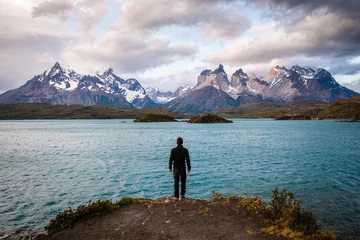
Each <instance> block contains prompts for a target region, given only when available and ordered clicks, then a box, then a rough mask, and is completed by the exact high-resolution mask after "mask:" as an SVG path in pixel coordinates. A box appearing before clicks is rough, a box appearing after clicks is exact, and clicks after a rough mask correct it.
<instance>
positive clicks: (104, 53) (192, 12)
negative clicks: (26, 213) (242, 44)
mask: <svg viewBox="0 0 360 240" xmlns="http://www.w3.org/2000/svg"><path fill="white" fill-rule="evenodd" d="M224 2H225V1H223V0H212V1H210V2H209V1H195V0H188V1H172V0H149V1H140V0H131V1H128V2H125V3H123V4H122V6H121V8H120V13H119V16H118V19H117V21H116V23H115V24H114V25H112V26H111V30H110V31H109V32H107V33H106V34H105V35H104V36H102V37H101V38H99V39H97V41H96V42H95V43H92V44H89V43H86V44H79V45H77V46H73V47H69V48H67V49H64V51H63V52H62V56H63V57H64V58H65V59H66V60H67V61H68V62H71V63H72V65H74V66H75V67H77V68H80V69H84V70H86V69H90V68H93V69H94V68H101V67H106V66H112V67H114V68H115V69H117V70H118V71H122V72H137V71H145V70H147V69H149V68H155V67H158V66H162V65H166V64H169V63H171V62H174V61H177V60H179V59H181V58H192V57H194V56H195V55H196V53H197V51H198V46H196V45H195V44H188V43H181V44H180V43H177V42H176V43H172V41H173V39H171V38H170V37H169V36H163V35H160V34H159V30H160V29H162V28H164V27H168V26H189V27H190V26H191V27H194V28H195V29H194V30H197V29H200V30H199V31H201V30H203V34H204V35H205V36H207V37H209V38H226V39H227V38H232V37H237V36H239V35H241V34H242V33H243V32H244V31H246V30H247V29H248V28H249V27H250V25H251V23H250V20H249V19H248V18H247V17H245V16H243V15H240V14H236V13H234V14H232V15H230V16H228V15H229V14H228V15H227V14H226V13H228V12H227V11H226V10H227V8H228V7H225V5H224ZM228 2H230V1H228ZM196 27H197V28H196Z"/></svg>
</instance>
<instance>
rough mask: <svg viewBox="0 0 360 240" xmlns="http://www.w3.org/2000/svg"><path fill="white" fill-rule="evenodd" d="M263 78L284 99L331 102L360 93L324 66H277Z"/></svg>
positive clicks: (272, 90)
mask: <svg viewBox="0 0 360 240" xmlns="http://www.w3.org/2000/svg"><path fill="white" fill-rule="evenodd" d="M263 80H264V81H265V82H267V83H268V84H269V89H270V92H272V93H273V95H274V96H276V97H279V98H281V99H283V100H284V101H290V100H294V99H299V98H305V99H313V100H320V101H323V102H327V103H331V102H333V101H335V100H337V99H341V98H352V97H356V96H359V93H356V92H354V91H352V90H350V89H348V88H346V87H343V86H341V85H340V84H339V83H337V82H336V80H335V79H334V78H333V77H332V76H331V74H330V73H329V72H328V71H326V70H325V69H322V68H319V69H316V68H310V67H300V66H298V65H295V66H293V67H291V68H289V69H288V68H286V67H279V66H276V67H274V68H272V69H271V70H270V71H269V72H268V74H267V76H266V77H265V78H264V79H263Z"/></svg>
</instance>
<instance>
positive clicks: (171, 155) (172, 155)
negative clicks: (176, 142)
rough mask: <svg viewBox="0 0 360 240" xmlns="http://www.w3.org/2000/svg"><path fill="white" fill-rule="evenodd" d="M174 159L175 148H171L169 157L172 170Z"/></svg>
mask: <svg viewBox="0 0 360 240" xmlns="http://www.w3.org/2000/svg"><path fill="white" fill-rule="evenodd" d="M173 161H174V153H173V149H171V152H170V157H169V169H170V172H171V171H172V163H173Z"/></svg>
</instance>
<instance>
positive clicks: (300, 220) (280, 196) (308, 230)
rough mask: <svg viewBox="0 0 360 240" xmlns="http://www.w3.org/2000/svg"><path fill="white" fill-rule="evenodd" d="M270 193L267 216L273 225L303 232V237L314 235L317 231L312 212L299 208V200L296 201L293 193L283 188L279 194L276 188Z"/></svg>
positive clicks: (317, 227)
mask: <svg viewBox="0 0 360 240" xmlns="http://www.w3.org/2000/svg"><path fill="white" fill-rule="evenodd" d="M272 192H273V195H272V199H271V201H270V203H269V207H268V209H267V215H268V216H269V217H270V219H271V220H272V221H273V222H274V223H275V224H277V225H278V226H280V228H283V229H286V228H289V229H291V230H293V231H296V232H303V233H304V234H305V235H307V234H314V233H316V232H317V231H318V230H319V226H318V224H317V222H316V219H315V217H314V215H313V214H312V212H311V211H306V210H304V209H302V208H301V207H300V205H301V200H298V199H296V198H295V196H294V193H293V192H290V191H287V190H286V189H285V188H283V189H282V190H281V192H279V188H278V187H276V188H275V189H274V190H273V191H272Z"/></svg>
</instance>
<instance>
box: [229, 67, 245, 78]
mask: <svg viewBox="0 0 360 240" xmlns="http://www.w3.org/2000/svg"><path fill="white" fill-rule="evenodd" d="M233 75H234V76H238V77H243V78H247V77H248V75H247V74H246V73H244V71H243V70H242V69H241V68H239V69H238V70H236V71H235V72H234V74H233Z"/></svg>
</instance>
